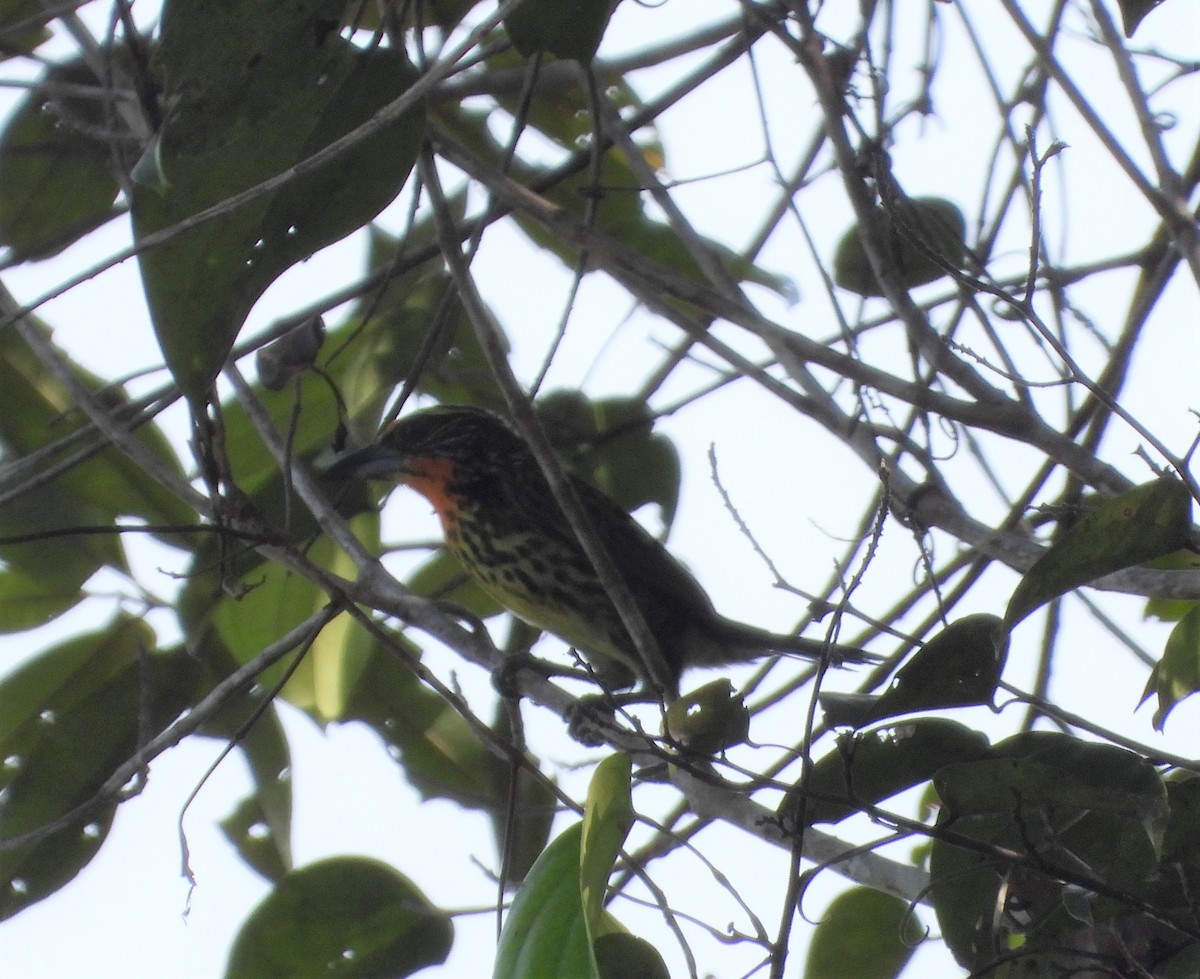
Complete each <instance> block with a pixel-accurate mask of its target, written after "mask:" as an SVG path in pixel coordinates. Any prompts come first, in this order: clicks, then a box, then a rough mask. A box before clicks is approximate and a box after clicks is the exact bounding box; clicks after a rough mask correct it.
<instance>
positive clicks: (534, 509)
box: [326, 405, 877, 699]
mask: <svg viewBox="0 0 1200 979" xmlns="http://www.w3.org/2000/svg"><path fill="white" fill-rule="evenodd" d="M326 475H327V476H329V477H331V478H334V479H381V480H388V481H391V482H395V483H399V484H402V485H404V486H408V487H410V488H412V489H414V490H416V491H417V492H418V493H420V494H421V495H423V496H424V497H425V498H426V499H427V500H428V501H429V503H431V504H432V505H433V509H434V511H435V512H436V513H437V516H438V518H439V519H440V521H441V526H442V532H443V536H444V538H445V544H446V547H447V549H448V550H450V551H451V552H452V553H454V554H455V555H457V556H458V558H459V559H460V561H461V562H462V565H463V567H464V568H465V569H466V571H467V572H468V574H469V575H470V576H471V577H472V578H474V579H475V580H476V581H477V582H478V583H479V584H480V585H481V586H482V587H483V589H484V590H485V591H486V592H488V593H489V594H490V595H491V596H492V597H493V598H494V599H496V601H498V602H499V603H500V604H501V605H503V606H504V607H505V608H507V609H508V610H509V611H510V612H512V613H513V614H514V615H516V616H517V617H518V618H520V619H523V620H524V621H525V622H528V623H529V624H530V625H533V626H535V627H537V628H539V629H541V630H543V631H545V632H549V633H552V634H554V635H556V636H558V637H559V638H560V639H561V640H563V641H564V642H565V643H567V644H568V645H569V646H571V647H573V648H574V649H575V650H576V651H577V652H578V653H580V654H581V655H582V656H583V658H584V660H585V661H586V662H587V663H588V665H589V666H590V667H591V669H592V671H593V673H594V676H595V678H596V679H597V680H598V681H599V682H600V684H601V685H602V686H603V687H604V688H605V689H608V690H622V689H625V688H629V687H633V686H635V685H636V684H637V683H638V681H639V680H641V681H644V682H646V683H647V685H648V686H652V685H653V684H655V683H656V682H657V683H658V684H664V685H666V689H665V690H662V691H661V693H662V695H663V696H664V697H665V698H667V699H672V698H674V697H677V696H678V693H679V682H680V678H681V675H682V674H683V671H684V670H685V669H687V668H689V667H723V666H728V665H732V664H736V663H742V662H747V661H750V660H753V659H757V658H759V657H761V656H764V655H768V654H771V653H786V654H792V655H799V656H801V657H805V658H808V659H813V660H820V659H822V658H827V659H828V660H829V661H830V662H831V663H834V664H841V663H845V662H873V661H876V660H877V657H874V656H872V655H871V654H868V653H865V652H863V651H862V650H860V649H854V648H851V647H846V646H839V645H833V644H830V643H825V642H822V641H819V640H815V639H809V638H805V637H802V636H790V635H780V634H777V633H773V632H769V631H767V630H765V629H760V628H757V627H755V626H751V625H746V624H744V623H741V622H737V621H735V620H733V619H729V618H726V617H725V616H723V615H721V614H719V613H718V612H717V610H716V608H715V607H714V605H713V603H712V601H711V599H710V598H709V596H708V593H707V592H706V591H705V590H704V587H703V586H702V585H701V584H700V582H699V581H697V580H696V578H695V577H694V576H693V575H692V573H691V572H690V571H688V570H687V568H685V567H684V565H683V564H682V563H680V561H679V560H678V559H677V558H675V557H674V555H672V554H671V552H670V551H668V550H667V548H666V547H665V546H664V545H663V544H662V543H661V542H660V541H659V540H658V539H657V538H656V537H654V536H653V535H652V534H651V533H650V532H649V531H647V530H646V529H645V528H644V527H643V526H642V525H641V524H639V523H638V522H637V521H636V520H635V519H634V518H633V517H632V516H630V515H629V514H628V513H627V512H626V511H625V509H624V508H623V507H621V506H620V505H619V504H618V503H616V502H615V501H614V500H612V499H611V498H610V497H608V496H606V495H605V494H604V493H603V492H601V491H600V490H599V489H597V488H596V487H594V486H593V485H592V484H591V483H588V482H586V481H585V480H583V479H581V478H579V477H578V476H574V475H568V477H567V478H568V479H569V481H570V484H571V486H572V487H573V488H574V491H575V494H576V496H577V498H578V500H579V502H580V503H581V505H582V507H583V511H584V512H585V513H586V515H587V517H588V519H589V522H590V523H591V526H592V528H593V529H594V531H595V534H596V536H597V537H598V539H599V540H600V541H601V542H602V543H603V545H604V548H605V550H606V551H607V552H608V555H609V557H610V558H611V559H612V562H613V564H614V565H615V567H616V570H617V572H618V573H619V575H620V577H621V579H622V580H623V581H624V583H625V585H626V587H627V588H628V590H629V593H630V595H631V596H632V597H633V600H634V602H635V603H636V605H637V607H638V609H639V611H640V612H641V614H642V617H643V619H644V621H645V623H646V626H647V628H648V630H649V632H650V634H651V636H652V637H653V639H654V645H655V646H656V647H657V649H656V650H654V651H652V654H653V655H655V656H657V657H658V660H657V662H656V664H655V667H654V668H653V669H650V670H648V669H647V667H646V665H645V662H644V660H643V657H642V654H641V653H640V652H639V651H638V649H637V648H636V646H635V645H634V642H633V640H632V639H631V638H630V635H629V632H628V630H627V628H626V625H625V623H624V621H623V620H622V618H621V616H620V614H619V613H618V611H617V608H616V605H615V604H614V603H613V600H612V598H611V597H610V596H609V593H608V592H607V590H606V589H605V587H604V585H603V584H602V583H601V579H600V576H599V575H598V574H597V572H596V570H595V567H594V566H593V564H592V561H591V560H590V559H589V557H588V555H587V553H586V552H585V550H584V548H583V546H582V545H581V544H580V543H579V539H578V537H577V536H576V534H575V532H574V530H573V529H572V527H571V525H570V523H569V521H568V520H567V517H566V514H565V513H564V512H563V510H562V508H561V507H560V506H559V504H558V501H557V500H556V498H555V496H554V493H553V491H552V490H551V488H550V484H549V482H548V481H547V479H546V476H545V474H544V472H543V470H542V468H541V465H540V464H539V463H538V460H537V458H536V457H535V455H534V453H533V450H532V449H531V448H530V447H529V444H528V443H527V442H526V441H525V439H524V438H522V436H521V435H520V434H518V433H517V432H516V431H515V430H514V429H513V428H512V427H511V426H510V425H509V424H508V423H507V422H505V421H503V420H502V419H501V418H499V417H498V416H497V415H495V414H493V413H491V412H489V411H485V410H484V409H482V408H476V407H472V406H467V405H438V406H435V407H432V408H426V409H422V410H419V411H416V412H413V413H411V414H408V415H405V416H403V417H401V418H399V419H398V420H396V421H394V422H392V423H391V424H390V425H388V426H387V427H385V428H384V429H383V430H382V432H381V433H380V434H379V436H378V437H377V438H376V440H375V441H374V442H372V443H371V444H369V445H367V446H365V447H364V448H360V449H357V450H352V451H351V452H349V453H347V454H346V455H344V456H342V457H341V458H339V459H337V460H335V461H334V462H333V464H332V465H331V466H330V467H329V468H328V470H327V472H326ZM643 652H645V651H643ZM650 674H654V675H650Z"/></svg>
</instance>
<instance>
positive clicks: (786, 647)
mask: <svg viewBox="0 0 1200 979" xmlns="http://www.w3.org/2000/svg"><path fill="white" fill-rule="evenodd" d="M712 638H713V639H714V640H715V641H716V642H717V643H718V644H719V645H720V646H721V647H723V655H721V654H720V653H718V654H717V655H716V656H715V657H714V661H713V662H712V663H710V664H709V665H713V666H717V665H720V662H721V661H722V660H723V662H725V663H729V662H735V661H736V662H744V661H748V660H753V659H758V658H759V657H760V656H767V655H769V654H771V653H788V654H791V655H794V656H803V657H804V658H805V659H812V660H819V659H822V658H823V657H826V656H827V657H829V660H830V662H831V663H832V664H833V665H834V666H841V665H842V664H844V663H880V662H882V661H883V657H882V656H876V655H875V654H874V653H868V652H867V651H866V650H863V649H858V648H857V647H855V646H843V645H840V644H838V643H828V642H824V641H823V640H820V639H809V638H808V637H806V636H786V635H782V634H780V633H776V632H769V631H767V630H766V629H759V628H757V627H755V626H752V625H746V624H745V623H743V622H735V621H734V620H733V619H726V618H724V617H718V618H717V621H716V623H715V624H714V629H713V634H712ZM696 665H697V666H700V665H704V664H702V663H700V662H697V663H696Z"/></svg>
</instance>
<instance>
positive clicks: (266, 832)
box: [220, 795, 291, 881]
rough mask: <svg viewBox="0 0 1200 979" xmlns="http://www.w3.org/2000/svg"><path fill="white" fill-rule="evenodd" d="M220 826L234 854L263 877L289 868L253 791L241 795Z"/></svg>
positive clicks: (277, 877) (274, 877) (274, 876)
mask: <svg viewBox="0 0 1200 979" xmlns="http://www.w3.org/2000/svg"><path fill="white" fill-rule="evenodd" d="M220 826H221V832H222V833H224V834H225V838H226V839H227V840H229V842H230V843H231V844H232V845H233V847H234V849H236V850H237V852H238V855H239V856H240V857H241V858H242V859H243V860H244V861H245V862H246V863H247V864H248V865H249V866H251V867H253V868H254V869H255V870H257V871H258V872H259V873H260V874H262V876H264V877H265V878H267V880H270V881H277V880H280V879H281V878H282V877H283V876H284V875H285V874H286V873H287V872H288V871H289V870H290V869H291V866H290V860H285V859H284V852H283V850H282V849H281V848H280V846H279V845H278V844H279V840H278V838H277V837H276V836H275V834H274V832H272V830H271V826H270V823H269V822H268V818H267V814H266V812H265V811H264V810H263V807H262V800H261V799H260V798H259V797H258V796H257V795H248V796H246V797H245V798H244V799H242V800H241V801H240V802H239V803H238V804H237V806H236V807H235V808H234V810H233V812H231V813H230V814H229V815H228V816H226V817H225V818H224V819H222V820H221V823H220Z"/></svg>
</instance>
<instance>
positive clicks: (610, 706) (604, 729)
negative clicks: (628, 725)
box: [567, 693, 618, 748]
mask: <svg viewBox="0 0 1200 979" xmlns="http://www.w3.org/2000/svg"><path fill="white" fill-rule="evenodd" d="M617 706H618V705H617V704H615V703H613V699H612V697H611V696H610V695H608V694H596V693H590V694H585V695H584V696H582V697H580V698H579V699H578V700H577V701H575V703H574V704H573V705H572V706H571V708H570V709H569V710H568V711H567V733H568V734H569V735H570V736H571V737H572V738H574V739H575V740H576V741H578V742H579V743H580V744H582V745H586V746H587V747H589V748H595V747H598V746H599V745H602V744H604V743H606V741H607V740H608V739H607V737H606V734H607V733H608V732H611V731H613V730H615V729H616V710H617Z"/></svg>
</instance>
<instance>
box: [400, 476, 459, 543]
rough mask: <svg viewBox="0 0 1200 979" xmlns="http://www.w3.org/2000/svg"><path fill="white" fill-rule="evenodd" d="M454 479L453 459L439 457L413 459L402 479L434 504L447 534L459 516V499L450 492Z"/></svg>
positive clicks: (406, 484)
mask: <svg viewBox="0 0 1200 979" xmlns="http://www.w3.org/2000/svg"><path fill="white" fill-rule="evenodd" d="M453 480H454V462H453V460H450V459H445V458H437V457H427V458H422V459H413V460H411V461H410V462H409V464H408V471H407V472H406V473H405V474H404V477H403V478H402V479H401V482H402V483H404V485H405V486H411V487H412V488H413V489H415V490H416V491H417V492H418V493H420V494H421V495H422V496H423V497H425V499H427V500H428V501H429V502H430V503H432V504H433V509H434V510H435V511H436V512H437V515H438V517H439V518H440V519H441V521H442V529H443V530H445V531H446V532H447V534H449V533H450V531H451V527H452V526H453V524H454V523H455V521H456V519H457V517H458V501H457V500H456V499H455V498H454V496H453V495H452V494H451V493H450V484H451V483H452V482H453Z"/></svg>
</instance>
